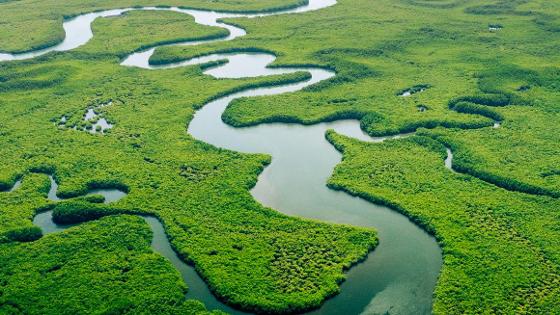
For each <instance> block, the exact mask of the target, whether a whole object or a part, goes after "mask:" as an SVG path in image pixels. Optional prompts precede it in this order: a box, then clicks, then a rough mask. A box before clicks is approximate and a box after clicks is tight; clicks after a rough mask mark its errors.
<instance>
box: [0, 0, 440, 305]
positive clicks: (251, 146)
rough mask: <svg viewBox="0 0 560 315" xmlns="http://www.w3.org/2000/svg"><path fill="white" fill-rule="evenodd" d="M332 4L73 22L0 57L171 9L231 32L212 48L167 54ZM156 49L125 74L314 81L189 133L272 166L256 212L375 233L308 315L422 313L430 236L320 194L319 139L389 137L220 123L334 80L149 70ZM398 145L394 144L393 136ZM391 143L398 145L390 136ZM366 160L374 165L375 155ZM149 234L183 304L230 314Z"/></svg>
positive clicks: (328, 165)
mask: <svg viewBox="0 0 560 315" xmlns="http://www.w3.org/2000/svg"><path fill="white" fill-rule="evenodd" d="M335 3H336V2H335V1H334V0H311V1H310V2H309V4H308V5H306V6H302V7H299V8H296V9H291V10H285V11H277V12H274V13H266V14H237V13H235V14H232V13H220V12H212V11H199V10H184V9H179V8H133V9H132V8H130V9H118V10H108V11H102V12H97V13H90V14H85V15H81V16H78V17H76V18H74V19H71V20H68V21H66V22H65V23H64V29H65V31H66V39H65V40H64V41H63V42H62V43H61V44H59V45H57V46H53V47H51V48H48V49H44V50H41V51H35V52H30V53H25V54H19V55H10V54H0V61H1V60H18V59H29V58H34V57H37V56H40V55H42V54H45V53H48V52H51V51H66V50H71V49H73V48H76V47H79V46H81V45H83V44H85V43H87V42H88V41H89V40H90V39H91V38H92V36H93V34H92V32H91V23H92V22H93V20H95V19H96V18H98V17H106V16H115V15H120V14H122V13H124V12H126V11H130V10H172V11H176V12H180V13H185V14H189V15H191V16H194V18H195V21H196V22H197V23H199V24H202V25H209V26H219V27H223V28H226V29H227V30H228V31H229V35H228V36H227V37H224V38H221V39H213V40H203V41H189V42H183V43H176V44H173V45H201V44H204V43H208V42H212V41H224V40H233V39H235V38H238V37H240V36H243V35H245V31H244V30H243V29H241V28H238V27H236V26H234V25H229V24H226V23H223V22H219V21H218V20H219V19H221V18H226V17H249V18H262V17H265V16H269V15H278V14H295V13H302V12H307V11H314V10H319V9H322V8H326V7H329V6H332V5H334V4H335ZM156 48H157V47H153V48H150V49H147V50H145V51H139V52H136V53H133V54H131V55H130V56H128V57H127V58H125V59H124V60H123V62H122V65H123V66H130V67H139V68H143V69H146V70H147V71H155V70H157V69H160V68H176V67H186V66H191V65H200V64H204V63H207V62H210V61H216V60H227V61H228V63H226V64H224V65H220V66H217V67H214V68H210V69H207V70H206V71H205V74H207V75H210V76H213V77H216V78H247V77H256V76H269V75H279V74H288V73H294V72H297V71H306V72H308V73H310V74H311V79H309V80H307V81H304V82H298V83H293V84H285V85H280V86H275V87H265V88H255V89H247V90H244V91H241V92H237V93H234V94H230V95H226V96H224V97H221V98H219V99H216V100H214V101H212V102H209V103H208V104H206V105H205V106H204V107H203V108H202V109H200V110H199V111H198V112H197V113H196V114H195V116H194V119H193V120H192V121H191V122H190V124H189V128H188V132H189V133H190V134H191V135H192V136H193V137H195V138H196V139H198V140H200V141H204V142H206V143H210V144H212V145H215V146H217V147H222V148H227V149H230V150H235V151H240V152H249V153H267V154H270V155H271V156H272V163H271V164H270V165H269V166H268V167H267V168H266V169H265V170H264V172H263V173H262V174H261V175H260V176H259V180H258V182H257V184H256V186H255V187H254V188H253V189H252V191H251V194H252V195H253V196H254V198H255V199H256V200H258V201H259V202H261V203H262V204H263V205H265V206H268V207H271V208H274V209H276V210H278V211H280V212H282V213H285V214H288V215H293V216H298V217H305V218H313V219H318V220H322V221H325V222H333V223H344V224H350V225H354V226H365V227H373V228H375V229H376V230H377V231H378V236H379V241H380V243H379V246H378V247H377V248H376V249H375V250H374V252H372V253H371V254H370V255H369V256H368V259H367V260H365V261H364V262H363V263H360V264H358V265H357V266H355V267H353V268H352V269H351V270H350V271H349V272H348V273H347V281H345V282H344V283H343V284H342V286H341V293H340V294H338V295H337V296H335V297H333V298H331V299H329V300H327V301H326V302H325V304H324V305H323V306H322V307H321V308H320V309H318V310H315V311H313V312H314V313H320V314H360V313H366V314H385V313H390V314H429V313H430V312H431V305H432V293H433V290H434V287H435V284H436V282H437V278H438V274H439V270H440V268H441V264H442V258H441V251H440V249H439V247H438V245H437V243H436V241H435V239H434V238H433V237H431V236H430V235H428V234H427V233H426V232H424V231H423V230H422V229H420V228H419V227H417V226H416V225H415V224H413V223H412V222H411V221H410V220H408V218H406V217H405V216H403V215H401V214H399V213H397V212H395V211H393V210H391V209H389V208H387V207H383V206H378V205H375V204H372V203H369V202H367V201H365V200H362V199H360V198H356V197H352V196H350V195H348V194H346V193H344V192H339V191H333V190H330V189H329V188H327V186H326V182H327V180H328V178H329V176H330V175H331V174H332V171H333V168H334V167H335V166H336V165H337V164H338V163H340V161H341V154H340V153H339V152H337V151H336V150H335V149H334V147H333V146H332V145H331V144H329V143H328V142H327V141H326V139H325V132H326V131H327V130H328V129H334V130H335V131H337V132H338V133H341V134H344V135H347V136H350V137H353V138H357V139H360V140H362V141H370V142H381V141H384V140H386V138H371V137H369V136H368V135H366V134H364V133H363V132H362V131H361V130H360V126H359V122H358V121H356V120H341V121H336V122H330V123H319V124H315V125H311V126H303V125H298V124H284V123H273V124H261V125H258V126H254V127H247V128H234V127H231V126H229V125H227V124H225V123H224V122H223V121H222V119H221V115H222V113H223V111H224V110H225V109H226V107H227V106H228V105H229V104H230V103H231V102H232V101H233V100H235V99H237V98H241V97H262V96H267V95H278V94H284V93H292V92H297V91H300V90H302V89H304V88H305V87H307V86H310V85H313V84H316V83H318V82H321V81H324V80H328V79H330V78H332V77H334V76H335V75H336V73H334V72H332V71H330V70H326V69H321V68H317V67H305V68H303V67H302V68H293V67H284V68H281V67H274V68H269V67H267V66H268V65H269V64H270V63H272V62H273V61H274V60H275V59H276V57H275V56H274V55H271V54H268V53H247V52H239V53H229V54H211V55H207V56H201V57H197V58H194V59H191V60H186V61H183V62H178V63H174V64H168V65H161V66H151V65H150V64H149V58H150V57H151V56H152V55H153V53H154V50H155V49H156ZM397 137H398V136H397ZM392 138H395V137H392ZM371 158H375V157H374V156H373V157H371ZM51 183H52V189H51V192H50V193H49V198H50V199H52V200H55V201H56V200H59V199H58V197H56V187H57V186H56V182H54V180H52V181H51ZM92 193H100V194H103V195H104V196H105V197H106V201H107V202H112V201H117V200H118V199H120V198H122V197H124V195H123V194H122V192H121V193H119V192H118V191H116V190H101V191H96V192H92ZM144 218H145V219H146V222H147V223H148V224H149V225H150V227H151V228H152V230H153V231H154V238H153V241H152V248H154V250H156V251H157V252H159V253H161V254H162V255H164V256H165V257H167V258H168V259H169V260H170V261H171V262H172V263H173V265H174V266H175V267H176V268H177V269H178V270H179V271H180V272H181V274H182V276H183V278H184V279H185V281H186V282H187V284H188V285H189V293H188V294H187V297H189V298H195V299H198V300H201V301H202V302H204V303H205V305H206V306H207V307H208V308H209V309H221V310H224V311H226V312H230V313H242V312H239V311H236V310H233V309H232V308H230V307H229V306H227V305H224V304H223V303H221V302H220V301H218V300H217V299H216V298H215V297H214V296H213V295H212V294H211V292H210V291H209V290H208V287H207V286H206V285H205V283H204V282H203V281H202V280H201V279H200V278H199V277H198V275H197V274H196V272H195V271H194V268H192V267H191V266H188V265H186V264H184V263H183V262H182V261H181V260H180V259H179V258H178V257H177V255H176V253H175V252H174V251H173V249H172V248H171V246H170V244H169V241H168V240H167V237H166V235H165V232H164V229H163V226H162V225H161V223H160V222H159V221H158V220H157V219H156V218H155V217H144ZM34 222H35V224H37V225H39V226H41V227H42V228H43V231H44V232H45V233H49V232H56V231H60V230H63V229H65V228H67V227H68V226H57V225H56V224H55V223H54V222H52V214H51V213H49V212H46V213H42V214H39V215H37V216H36V217H35V220H34Z"/></svg>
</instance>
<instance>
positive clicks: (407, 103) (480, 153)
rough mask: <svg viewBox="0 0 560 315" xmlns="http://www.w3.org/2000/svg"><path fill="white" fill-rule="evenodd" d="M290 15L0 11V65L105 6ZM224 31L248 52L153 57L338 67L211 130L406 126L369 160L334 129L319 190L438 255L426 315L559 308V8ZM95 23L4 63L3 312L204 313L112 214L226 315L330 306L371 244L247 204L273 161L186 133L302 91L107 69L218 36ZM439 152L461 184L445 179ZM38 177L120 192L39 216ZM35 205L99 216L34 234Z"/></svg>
mask: <svg viewBox="0 0 560 315" xmlns="http://www.w3.org/2000/svg"><path fill="white" fill-rule="evenodd" d="M301 3H303V2H302V1H278V0H265V1H262V0H260V1H256V0H237V1H231V0H220V1H211V2H208V1H201V0H161V1H159V0H158V1H155V0H142V1H129V0H113V1H105V0H87V1H75V0H72V1H65V2H60V1H56V0H41V1H31V0H19V1H11V0H8V1H1V0H0V12H1V14H0V51H3V52H12V53H13V52H22V51H30V50H33V49H37V48H42V47H47V46H51V45H53V44H55V43H58V42H60V41H61V40H62V39H63V38H64V30H63V28H62V22H63V19H64V18H68V17H71V16H76V15H78V14H81V13H86V12H93V11H97V10H101V9H111V8H123V7H129V6H143V5H163V6H175V5H176V6H183V7H188V8H203V9H219V10H227V11H235V12H255V11H270V10H274V9H278V8H286V7H293V6H296V5H298V4H301ZM227 21H228V22H231V23H234V24H235V25H239V26H241V27H243V28H244V29H245V30H246V31H247V36H245V37H242V38H238V39H236V40H234V41H229V42H216V43H208V44H205V45H202V46H196V47H194V46H175V47H163V48H159V49H157V50H156V53H155V55H154V56H153V57H152V59H151V62H152V63H154V64H156V63H157V64H161V63H167V62H175V61H180V60H186V59H189V58H191V57H193V56H200V55H204V54H210V53H214V52H225V51H235V50H236V51H250V50H262V51H269V52H273V53H274V54H275V55H277V56H278V60H277V62H276V65H316V66H323V67H327V68H329V69H333V70H335V71H336V72H337V76H336V77H335V78H333V79H331V80H328V81H326V82H322V83H320V84H318V85H315V86H312V87H309V88H307V89H306V90H305V91H301V92H297V93H292V94H284V95H278V96H269V97H259V98H247V99H241V100H237V101H235V102H234V103H233V104H232V105H231V106H230V107H229V108H228V109H227V111H226V112H225V113H224V115H223V119H224V120H225V121H226V122H228V123H229V124H231V125H234V126H249V125H255V124H259V123H264V122H297V123H302V124H313V123H317V122H321V121H330V120H336V119H342V118H352V119H358V120H360V123H361V127H362V129H363V130H364V131H366V132H367V133H369V134H370V135H374V136H381V135H392V134H398V133H403V132H413V131H416V135H415V136H412V137H409V138H406V139H398V140H391V141H387V142H384V143H381V144H372V143H364V142H360V141H357V140H353V139H349V138H346V137H344V136H341V135H338V134H336V133H335V132H329V133H328V134H327V135H326V136H327V138H328V140H329V141H330V142H331V143H332V144H333V145H335V146H336V147H337V149H339V150H340V151H341V152H342V153H343V157H344V158H343V162H342V163H341V164H340V165H339V166H338V167H337V168H336V170H335V172H334V174H333V176H332V178H331V179H330V180H329V182H328V185H329V187H331V188H332V189H336V190H342V191H346V192H349V193H351V194H353V195H357V196H360V197H362V198H365V199H367V200H370V201H372V202H375V203H380V204H385V205H388V206H390V207H391V208H394V209H395V210H397V211H399V212H401V213H403V214H405V215H406V216H408V217H409V218H410V219H411V220H413V221H414V222H416V223H417V224H418V225H420V226H421V227H422V228H424V229H425V230H426V231H427V232H429V233H430V234H433V235H434V236H435V237H436V238H437V240H438V242H439V244H440V246H441V248H442V251H443V263H444V264H443V267H442V270H441V274H440V277H439V280H438V284H437V287H436V291H435V293H434V302H433V311H434V313H436V314H479V313H485V314H493V313H502V314H503V313H505V314H512V313H519V314H525V313H527V314H556V313H559V312H560V292H559V291H560V241H559V240H560V212H559V209H560V204H559V202H558V199H557V198H558V197H560V146H558V143H559V142H560V134H559V133H558V131H557V126H558V122H559V120H560V116H559V115H560V114H559V113H560V68H559V64H560V55H559V54H558V51H559V50H560V1H556V0H554V1H545V0H512V1H507V0H492V1H482V0H445V1H438V0H339V1H338V3H337V4H336V5H335V6H332V7H329V8H325V9H322V10H320V11H316V12H308V13H304V14H298V15H289V16H288V15H285V16H281V15H279V16H273V17H266V18H262V19H244V18H236V19H228V20H227ZM92 28H93V31H94V34H95V36H94V38H93V39H92V40H91V41H90V42H88V43H87V44H86V45H84V46H82V47H79V48H77V49H75V50H72V51H68V52H55V53H50V54H47V55H45V56H41V57H39V58H35V59H32V60H27V61H10V62H0V135H1V140H0V141H1V145H0V159H1V160H2V163H0V190H1V191H3V192H0V261H2V264H1V265H0V313H1V314H20V313H26V314H44V313H60V312H63V313H67V314H77V313H91V310H92V309H95V310H96V312H98V313H102V314H121V313H127V312H130V313H146V312H147V313H169V314H178V313H185V314H203V313H205V312H206V310H205V307H204V306H203V305H202V304H201V303H199V302H197V301H192V300H185V299H184V293H185V292H186V290H188V288H187V287H188V283H187V284H186V286H185V284H184V283H183V282H182V281H181V279H180V277H179V275H178V272H177V271H176V270H175V269H173V267H172V266H171V265H170V264H169V262H167V261H166V260H165V259H164V258H163V257H161V256H159V255H158V254H156V253H154V252H152V251H151V250H150V248H149V243H150V230H149V229H148V226H147V225H146V224H145V223H144V222H143V221H142V220H141V219H139V218H138V217H135V216H131V215H127V214H152V215H155V216H156V217H158V218H159V219H160V220H161V221H162V222H163V224H164V226H165V229H166V232H167V234H168V236H169V238H170V241H171V244H172V245H173V247H174V249H175V250H176V251H177V252H178V254H179V255H180V256H181V257H182V258H183V259H184V260H185V261H188V262H189V263H192V264H194V265H195V268H196V270H197V271H198V272H199V274H200V275H201V276H202V277H203V278H204V279H205V281H206V282H207V283H208V285H209V287H210V288H211V289H212V291H213V292H214V293H215V294H216V295H217V296H219V297H220V298H221V299H222V300H224V301H226V302H228V303H229V304H231V305H236V306H238V307H243V308H245V309H248V310H253V311H259V312H278V313H282V312H290V311H293V310H302V309H308V308H312V307H317V306H319V305H320V304H321V303H322V302H324V300H325V299H326V298H327V297H330V296H332V295H334V294H336V293H337V292H338V291H339V289H340V288H339V285H340V283H341V282H342V280H343V279H344V271H345V270H347V269H348V268H350V266H352V265H353V264H355V263H358V262H359V261H360V260H362V259H363V258H364V257H366V255H367V254H368V252H370V251H372V250H374V248H375V246H376V244H377V243H378V239H377V235H376V232H375V231H374V230H371V229H365V228H356V227H350V226H344V225H332V224H325V223H321V222H316V221H312V220H305V219H301V218H295V217H289V216H286V215H283V214H280V213H278V212H276V211H275V210H273V209H269V208H266V207H263V206H262V205H260V204H259V203H258V202H256V201H255V200H254V199H253V198H252V197H251V195H250V193H249V190H250V188H251V187H253V186H254V184H255V182H256V181H257V176H258V175H259V174H260V173H261V172H262V170H263V168H264V167H266V165H268V163H270V157H269V156H266V155H260V154H241V153H236V152H232V151H227V150H223V149H219V148H215V147H213V146H210V145H208V144H205V143H202V142H199V141H196V140H194V139H193V138H192V137H191V136H190V135H189V134H188V133H186V128H187V125H188V123H189V121H190V120H191V119H192V117H193V115H194V113H195V111H196V109H198V108H200V107H201V106H202V105H204V104H205V103H206V102H207V101H208V100H210V99H214V98H215V97H216V96H217V95H224V94H225V93H227V92H229V91H236V90H239V89H241V88H244V87H250V86H263V85H272V84H277V83H281V82H294V81H301V80H303V79H305V78H307V77H306V75H305V74H303V73H295V74H290V75H284V76H273V77H262V78H250V79H214V78H212V77H210V76H206V75H203V74H202V70H203V68H202V67H200V66H194V67H185V68H178V69H168V70H158V71H146V70H142V69H136V68H127V67H122V66H120V65H119V62H120V61H121V60H122V58H123V57H125V56H126V55H128V54H129V53H131V52H134V51H138V50H140V49H141V48H143V47H151V46H154V45H157V44H162V43H172V42H177V41H182V40H189V39H199V38H217V37H223V36H225V35H226V33H225V31H224V30H223V29H220V28H212V27H204V26H200V25H198V24H196V23H195V22H194V19H193V18H190V17H188V16H185V15H180V14H178V13H173V12H152V11H147V12H129V13H127V14H125V15H124V16H119V17H110V18H101V19H97V20H96V21H95V22H94V23H93V26H92ZM405 91H410V92H412V94H411V95H410V96H401V94H402V93H403V92H405ZM108 103H111V105H110V106H104V107H102V108H99V109H98V110H99V112H100V114H101V115H102V116H103V117H104V118H106V119H107V120H108V121H110V122H111V123H112V124H114V127H113V128H112V129H110V130H108V132H107V133H106V134H95V135H92V134H89V133H87V132H84V131H82V130H79V129H81V127H87V126H88V123H87V122H84V119H83V117H84V114H85V113H86V111H87V110H88V109H90V108H97V107H98V106H99V105H101V104H108ZM62 117H64V119H65V120H66V122H65V123H64V124H61V119H62ZM496 122H499V124H500V126H499V128H493V125H494V124H495V123H496ZM74 126H77V127H80V128H78V130H74V129H73V127H74ZM446 147H447V148H450V149H451V150H452V151H453V154H454V156H455V159H454V162H453V165H454V169H455V170H457V171H458V172H459V173H454V172H451V171H449V170H448V169H446V168H445V167H444V163H443V161H444V159H445V157H446V153H445V148H446ZM45 174H52V175H53V176H54V177H55V178H56V180H57V182H58V183H59V184H60V187H59V195H60V196H64V197H76V196H79V195H82V194H84V193H85V192H87V191H88V190H89V189H90V188H94V187H118V188H121V189H123V190H126V191H128V193H129V194H128V196H127V197H126V198H123V199H122V200H120V201H118V202H116V203H114V204H110V205H104V204H100V203H95V202H92V201H96V200H93V199H95V198H93V199H92V198H89V199H88V198H77V199H73V200H68V201H63V202H61V203H59V204H56V205H55V204H54V203H53V202H51V201H48V200H47V199H46V195H47V192H48V190H49V185H50V184H49V180H48V178H47V176H46V175H45ZM19 179H22V180H23V182H22V186H21V187H20V188H19V189H17V190H15V191H13V192H7V190H9V189H10V188H11V187H12V185H13V184H14V183H15V182H16V181H17V180H19ZM325 184H327V183H325ZM97 201H99V200H97ZM48 209H54V210H55V214H56V215H58V216H59V220H60V221H61V222H63V221H64V220H79V221H81V220H85V219H92V218H95V219H97V220H93V221H91V222H88V223H83V224H80V225H78V226H75V227H73V228H71V229H69V230H67V231H65V232H61V233H56V234H52V235H47V236H44V237H41V233H40V230H39V229H38V228H37V227H34V226H33V224H32V218H33V216H34V215H35V214H37V213H39V212H42V211H45V210H48ZM106 215H110V216H108V217H104V218H101V217H103V216H106ZM117 295H118V296H128V297H129V298H127V299H115V296H117ZM61 310H63V311H61Z"/></svg>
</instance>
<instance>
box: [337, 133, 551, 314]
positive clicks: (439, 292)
mask: <svg viewBox="0 0 560 315" xmlns="http://www.w3.org/2000/svg"><path fill="white" fill-rule="evenodd" d="M328 139H329V141H331V142H333V143H334V144H335V146H336V147H337V148H338V149H339V150H341V151H342V152H343V153H344V160H343V162H342V164H340V165H338V166H337V168H336V170H335V172H334V174H333V177H332V178H331V179H330V180H329V185H330V186H332V187H334V188H336V189H342V190H345V191H347V192H349V193H352V194H354V195H358V196H361V197H364V198H367V199H369V200H373V201H376V202H381V203H384V204H388V205H391V206H392V207H394V208H395V209H397V210H399V211H402V212H403V213H406V214H407V215H409V216H410V217H411V218H412V219H413V220H414V221H415V222H418V224H420V225H421V226H424V227H425V228H426V230H428V231H430V232H432V233H434V234H435V236H436V237H437V239H438V240H439V242H440V244H441V245H442V249H443V255H444V267H443V269H442V272H441V275H440V284H439V285H438V287H437V289H436V292H435V304H434V313H436V314H471V313H480V312H484V311H485V310H492V311H493V312H496V313H520V312H528V313H535V314H539V313H554V312H556V311H557V310H558V309H559V307H560V304H559V300H558V294H560V292H559V286H558V284H559V283H560V276H559V274H558V266H559V262H560V246H559V245H560V243H559V241H558V240H559V236H560V231H559V230H558V229H557V227H555V226H556V224H555V223H552V222H558V220H559V219H560V216H559V214H558V212H557V211H555V210H554V209H555V208H556V207H557V201H556V200H555V199H551V198H547V197H532V196H527V195H524V194H520V193H515V192H510V191H507V190H503V189H500V188H497V187H495V186H492V185H489V184H487V183H485V182H483V181H481V180H479V179H477V178H475V177H471V176H466V175H460V174H456V173H452V172H450V171H449V170H447V169H445V168H444V166H443V159H444V158H445V150H444V147H443V146H442V145H441V143H439V142H437V141H434V140H432V139H430V138H426V137H416V136H414V137H411V138H407V139H402V140H392V141H387V142H384V143H382V144H366V143H360V142H358V141H355V140H350V139H348V138H345V137H342V136H340V135H337V134H336V133H334V132H330V133H329V134H328ZM371 156H375V157H376V158H375V159H372V158H371ZM545 222H549V223H545ZM528 266H530V267H528Z"/></svg>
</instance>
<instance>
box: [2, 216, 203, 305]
mask: <svg viewBox="0 0 560 315" xmlns="http://www.w3.org/2000/svg"><path fill="white" fill-rule="evenodd" d="M150 239H151V233H150V230H149V228H148V226H147V225H146V224H145V223H144V221H143V220H142V219H141V218H137V217H130V216H120V217H108V218H104V219H101V220H98V221H95V222H92V223H87V224H83V225H80V226H78V227H74V228H71V229H70V230H68V231H65V232H62V233H57V234H54V235H48V236H45V237H43V238H41V239H40V240H37V241H35V242H32V243H24V244H21V243H19V244H18V243H9V244H0V259H1V260H2V264H1V266H0V275H1V279H2V280H0V292H1V293H2V294H0V313H2V314H11V313H18V312H21V311H24V312H25V313H27V314H87V313H91V310H95V311H96V312H99V313H103V314H123V313H126V314H146V313H157V314H178V313H181V314H204V313H208V312H206V311H205V309H204V306H203V305H202V304H201V303H199V302H194V301H185V298H184V293H185V291H186V290H187V288H186V287H185V285H184V283H183V281H182V279H181V277H180V276H179V274H178V272H177V271H176V270H175V269H174V267H173V266H172V265H171V264H170V263H169V262H168V261H167V260H165V259H164V258H163V257H161V256H159V255H156V254H154V253H153V252H152V251H151V250H150V247H149V245H150Z"/></svg>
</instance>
